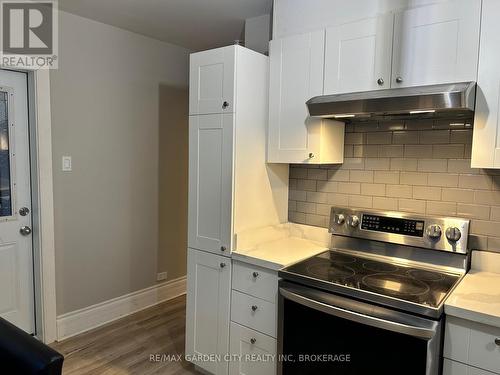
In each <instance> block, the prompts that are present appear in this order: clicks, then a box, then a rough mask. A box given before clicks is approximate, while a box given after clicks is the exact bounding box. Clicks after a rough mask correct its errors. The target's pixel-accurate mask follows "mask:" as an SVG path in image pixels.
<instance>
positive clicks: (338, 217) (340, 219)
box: [334, 214, 345, 225]
mask: <svg viewBox="0 0 500 375" xmlns="http://www.w3.org/2000/svg"><path fill="white" fill-rule="evenodd" d="M334 220H335V224H337V225H342V224H344V222H345V216H344V215H343V214H335V218H334Z"/></svg>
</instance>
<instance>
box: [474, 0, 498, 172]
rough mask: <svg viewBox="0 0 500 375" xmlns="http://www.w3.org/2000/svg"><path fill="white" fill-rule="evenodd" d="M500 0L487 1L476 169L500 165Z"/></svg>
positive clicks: (476, 118)
mask: <svg viewBox="0 0 500 375" xmlns="http://www.w3.org/2000/svg"><path fill="white" fill-rule="evenodd" d="M499 14H500V1H498V0H483V12H482V20H481V39H480V51H479V68H478V77H477V91H476V111H475V114H474V133H473V137H472V158H471V164H472V167H473V168H500V69H499V66H500V49H499V46H500V22H499V19H498V15H499Z"/></svg>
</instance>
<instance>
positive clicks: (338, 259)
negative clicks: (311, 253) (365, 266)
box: [330, 253, 356, 263]
mask: <svg viewBox="0 0 500 375" xmlns="http://www.w3.org/2000/svg"><path fill="white" fill-rule="evenodd" d="M330 260H331V261H332V262H335V263H354V262H356V258H355V257H352V256H350V255H345V254H338V253H337V254H330Z"/></svg>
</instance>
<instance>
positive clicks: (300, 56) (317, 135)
mask: <svg viewBox="0 0 500 375" xmlns="http://www.w3.org/2000/svg"><path fill="white" fill-rule="evenodd" d="M324 43H325V32H324V30H320V31H314V32H311V33H307V34H302V35H296V36H292V37H287V38H284V39H277V40H273V41H271V43H270V46H269V56H270V83H269V140H268V142H269V143H268V157H267V160H268V162H270V163H314V164H316V163H342V162H343V154H344V149H343V145H344V126H343V124H342V123H340V122H336V121H331V120H321V119H316V118H311V117H309V112H308V110H307V106H306V101H307V100H309V99H310V98H312V97H314V96H318V95H322V94H323V76H324V74H323V67H324V51H325V45H324Z"/></svg>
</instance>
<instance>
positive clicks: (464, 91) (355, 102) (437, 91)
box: [306, 82, 476, 121]
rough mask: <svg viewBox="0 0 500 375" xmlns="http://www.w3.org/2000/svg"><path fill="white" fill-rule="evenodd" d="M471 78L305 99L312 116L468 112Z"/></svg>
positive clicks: (471, 105) (472, 99)
mask: <svg viewBox="0 0 500 375" xmlns="http://www.w3.org/2000/svg"><path fill="white" fill-rule="evenodd" d="M475 97H476V83H475V82H460V83H450V84H441V85H431V86H418V87H405V88H396V89H387V90H377V91H366V92H356V93H351V94H337V95H324V96H316V97H314V98H312V99H310V100H308V101H307V103H306V104H307V107H308V109H309V114H310V115H311V116H313V117H324V118H335V119H339V120H345V121H348V120H354V118H360V119H362V118H372V117H381V116H382V117H384V116H395V117H400V116H414V115H417V116H420V117H422V116H423V117H443V116H464V115H465V116H471V115H472V113H473V112H474V105H475Z"/></svg>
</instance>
